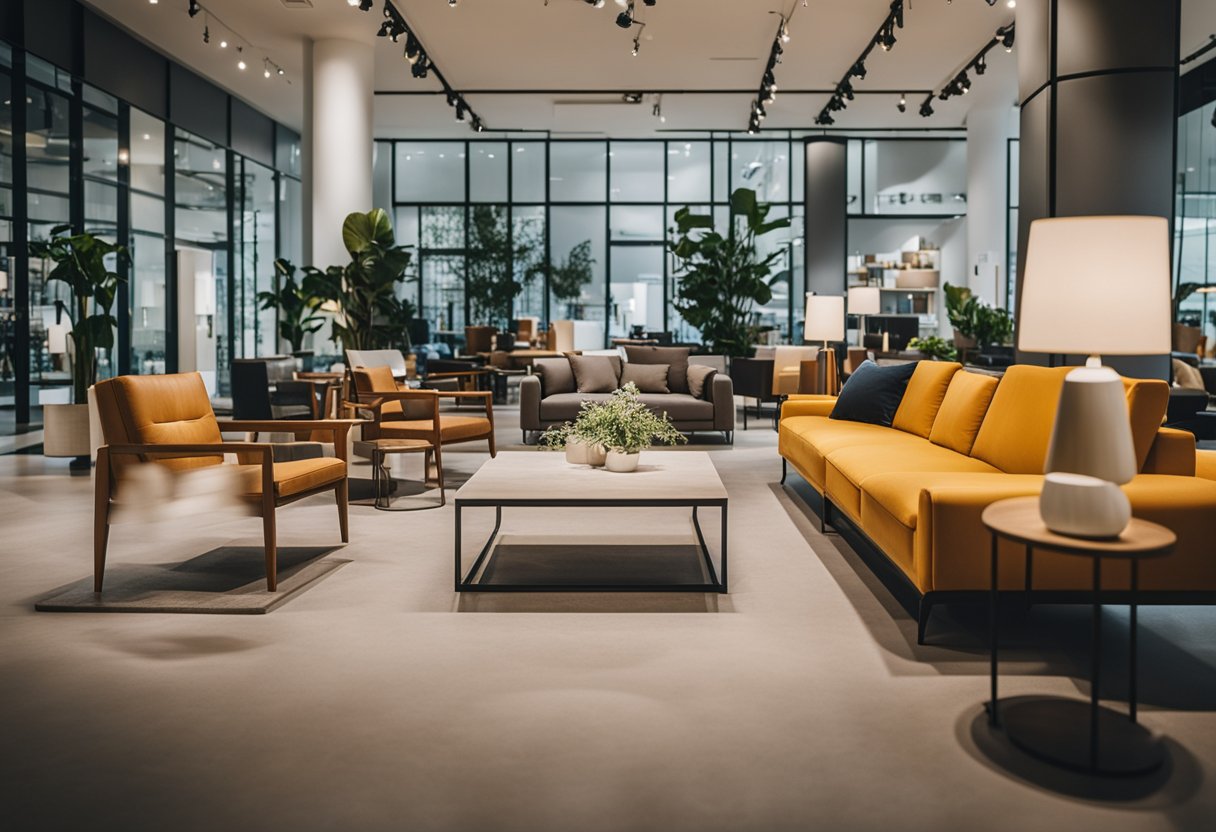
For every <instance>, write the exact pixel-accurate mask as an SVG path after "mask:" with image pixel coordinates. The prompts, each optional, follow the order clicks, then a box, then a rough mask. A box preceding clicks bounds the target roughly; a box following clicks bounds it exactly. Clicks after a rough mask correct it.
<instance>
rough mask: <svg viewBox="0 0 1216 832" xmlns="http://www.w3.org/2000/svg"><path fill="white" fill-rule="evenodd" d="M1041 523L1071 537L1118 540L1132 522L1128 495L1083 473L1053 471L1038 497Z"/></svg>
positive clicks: (1112, 484)
mask: <svg viewBox="0 0 1216 832" xmlns="http://www.w3.org/2000/svg"><path fill="white" fill-rule="evenodd" d="M1039 513H1040V514H1041V515H1042V516H1043V523H1044V524H1046V526H1047V528H1049V529H1051V530H1052V531H1053V532H1056V533H1057V534H1065V535H1070V536H1072V537H1087V538H1111V537H1118V536H1119V535H1120V534H1122V533H1123V530H1124V529H1126V528H1127V524H1128V523H1129V522H1131V519H1132V506H1131V503H1130V502H1128V499H1127V495H1126V494H1124V493H1123V491H1122V490H1121V489H1120V488H1119V486H1117V485H1115V484H1114V483H1113V482H1108V481H1107V480H1100V479H1098V478H1097V477H1089V476H1085V475H1084V474H1066V473H1062V472H1053V473H1050V474H1048V475H1047V476H1046V478H1045V479H1044V481H1043V493H1042V494H1041V495H1040V496H1039Z"/></svg>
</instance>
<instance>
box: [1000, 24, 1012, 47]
mask: <svg viewBox="0 0 1216 832" xmlns="http://www.w3.org/2000/svg"><path fill="white" fill-rule="evenodd" d="M1013 32H1014V29H1013V26H1007V27H1005V30H1004V32H1002V33H1001V46H1003V47H1005V51H1006V52H1012V51H1013Z"/></svg>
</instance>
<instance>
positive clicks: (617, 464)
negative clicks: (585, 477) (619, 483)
mask: <svg viewBox="0 0 1216 832" xmlns="http://www.w3.org/2000/svg"><path fill="white" fill-rule="evenodd" d="M639 457H641V453H632V454H626V453H621V452H620V451H609V452H608V455H607V458H606V460H605V462H604V467H605V468H607V469H608V470H609V471H615V472H616V473H618V474H628V473H629V472H630V471H636V470H638V458H639Z"/></svg>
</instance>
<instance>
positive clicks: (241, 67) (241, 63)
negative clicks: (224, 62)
mask: <svg viewBox="0 0 1216 832" xmlns="http://www.w3.org/2000/svg"><path fill="white" fill-rule="evenodd" d="M246 67H247V64H246V63H245V62H244V61H237V62H236V68H237V69H239V70H241V71H242V72H243V71H244V70H245V69H246Z"/></svg>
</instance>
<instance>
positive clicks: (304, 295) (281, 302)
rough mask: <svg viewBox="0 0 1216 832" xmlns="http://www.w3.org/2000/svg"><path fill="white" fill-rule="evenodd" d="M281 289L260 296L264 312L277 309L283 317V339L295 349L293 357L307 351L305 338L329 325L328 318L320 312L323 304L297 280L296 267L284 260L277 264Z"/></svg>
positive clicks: (278, 287)
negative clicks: (327, 323)
mask: <svg viewBox="0 0 1216 832" xmlns="http://www.w3.org/2000/svg"><path fill="white" fill-rule="evenodd" d="M274 272H275V275H276V276H277V277H278V285H277V287H276V288H275V289H274V290H273V291H268V292H258V301H259V302H260V303H261V304H262V309H274V310H276V311H277V312H278V316H279V337H280V338H281V339H283V340H284V341H286V342H287V343H288V344H289V345H290V346H291V351H292V352H293V353H298V352H301V351H302V350H303V349H304V338H305V336H308V335H311V334H313V333H314V332H316V331H317V330H319V329H320V328H321V327H322V326H324V325H325V317H324V316H323V315H321V314H320V313H319V312H318V311H317V309H318V307H319V306H320V301H319V300H318V299H316V298H314V297H312V296H311V295H310V294H309V293H308V292H306V291H305V290H304V287H303V286H302V285H301V284H300V283H299V282H298V281H297V280H296V267H295V266H294V265H293V264H292V262H291V261H290V260H286V259H284V258H282V257H280V258H278V259H277V260H275V261H274Z"/></svg>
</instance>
